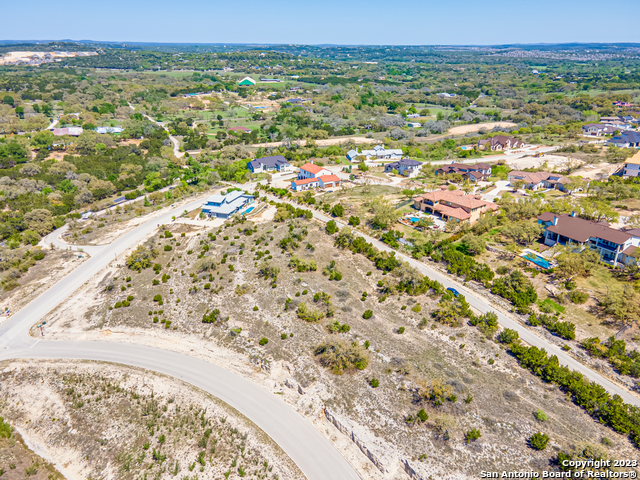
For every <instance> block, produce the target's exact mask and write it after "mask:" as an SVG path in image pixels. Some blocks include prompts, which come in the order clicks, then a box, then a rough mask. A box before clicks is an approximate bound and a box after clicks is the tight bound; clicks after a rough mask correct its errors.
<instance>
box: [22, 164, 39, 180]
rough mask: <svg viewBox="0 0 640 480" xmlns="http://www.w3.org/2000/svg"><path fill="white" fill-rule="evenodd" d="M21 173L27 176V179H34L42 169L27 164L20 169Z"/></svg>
mask: <svg viewBox="0 0 640 480" xmlns="http://www.w3.org/2000/svg"><path fill="white" fill-rule="evenodd" d="M20 173H21V174H23V175H26V176H27V177H33V176H34V175H37V174H39V173H40V167H39V166H38V165H36V164H35V163H25V164H24V166H23V167H22V168H21V169H20Z"/></svg>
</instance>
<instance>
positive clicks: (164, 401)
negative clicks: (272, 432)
mask: <svg viewBox="0 0 640 480" xmlns="http://www.w3.org/2000/svg"><path fill="white" fill-rule="evenodd" d="M1 368H2V369H3V370H2V374H1V378H2V385H3V388H2V391H1V392H0V402H1V405H2V413H3V415H4V418H5V420H7V421H9V422H10V423H11V424H12V425H14V426H15V428H16V429H17V430H18V431H19V432H20V434H21V435H22V437H23V438H24V440H25V442H26V443H27V445H29V446H30V447H31V448H32V449H33V450H35V451H36V452H38V453H40V454H41V455H42V456H43V457H45V458H47V459H49V460H50V461H52V462H54V463H55V464H56V466H58V467H59V469H60V471H61V472H62V473H63V474H64V475H65V477H66V478H68V479H86V478H94V479H102V478H124V479H133V478H141V477H143V476H147V475H148V476H149V477H152V478H172V477H176V478H187V477H186V476H190V475H196V474H197V476H200V477H201V478H223V476H224V477H225V478H231V479H237V478H240V477H243V476H246V477H247V478H260V479H270V480H271V479H278V478H287V479H288V478H292V479H301V478H304V477H303V476H302V474H301V472H299V471H298V469H297V468H296V467H295V465H293V463H292V462H291V460H290V459H289V458H288V457H287V456H286V455H285V454H284V453H283V452H282V451H281V450H280V449H279V448H278V447H277V446H276V445H274V444H273V442H272V441H271V440H270V439H269V438H268V437H266V436H265V435H264V433H263V432H262V431H261V430H259V429H258V428H257V427H255V425H253V424H252V423H251V422H249V421H248V420H247V419H245V418H244V417H242V415H240V414H239V413H238V412H236V411H234V410H232V409H230V408H229V407H228V406H226V405H225V404H223V403H222V402H220V401H219V400H217V399H215V398H211V397H210V396H208V395H206V394H204V393H203V392H201V391H200V390H198V389H196V388H193V387H191V386H189V385H185V384H183V383H182V382H180V381H177V380H173V379H168V378H165V377H162V376H159V375H153V374H150V373H148V372H145V371H142V370H137V369H135V368H131V367H124V366H114V365H106V364H96V363H91V362H72V361H69V362H65V361H58V362H47V361H40V362H38V364H37V365H34V364H30V363H29V362H27V361H15V362H3V363H2V365H1ZM107 419H108V420H107ZM4 443H6V442H4V441H3V440H2V439H0V452H2V453H4V454H5V455H6V456H5V457H4V459H3V460H1V461H2V463H4V461H5V460H6V461H7V462H8V463H9V462H11V463H14V461H15V462H18V461H20V463H19V467H18V468H16V469H15V472H16V474H17V475H18V476H17V477H16V476H14V475H13V472H11V473H9V472H10V470H9V469H10V466H9V465H7V466H6V467H4V468H5V471H6V472H7V473H9V475H10V476H9V477H8V478H24V477H23V476H20V475H21V474H22V473H23V471H24V469H25V467H24V465H25V463H27V461H28V460H29V461H31V463H30V465H34V464H35V462H36V461H37V460H31V459H27V458H21V459H20V460H17V459H16V460H9V459H10V458H12V457H10V455H11V451H10V452H9V453H7V447H6V446H4V445H3V444H4ZM16 453H17V452H16ZM14 456H16V455H14ZM23 457H24V455H23ZM3 466H4V465H3ZM27 466H29V465H27ZM37 470H41V471H42V472H43V473H44V476H38V477H35V478H47V473H50V474H51V476H49V477H48V479H49V480H56V479H57V478H60V477H59V476H56V474H55V470H53V469H51V468H50V467H47V466H46V464H45V463H44V462H42V461H40V463H39V466H38V467H37ZM47 470H48V472H47ZM32 471H33V470H32ZM51 472H53V473H51ZM191 472H193V473H191ZM188 478H190V477H188ZM193 478H196V477H195V476H194V477H193Z"/></svg>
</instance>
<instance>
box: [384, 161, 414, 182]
mask: <svg viewBox="0 0 640 480" xmlns="http://www.w3.org/2000/svg"><path fill="white" fill-rule="evenodd" d="M421 169H422V162H418V161H417V160H411V159H409V158H403V159H401V160H398V161H397V162H391V163H387V164H386V165H385V166H384V171H385V172H391V171H393V170H397V171H398V173H399V174H400V175H404V176H405V177H415V176H416V175H418V174H419V173H420V170H421Z"/></svg>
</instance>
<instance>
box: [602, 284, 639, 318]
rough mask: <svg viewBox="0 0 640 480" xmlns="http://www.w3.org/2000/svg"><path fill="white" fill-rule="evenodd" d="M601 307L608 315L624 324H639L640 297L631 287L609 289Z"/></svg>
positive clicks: (612, 287)
mask: <svg viewBox="0 0 640 480" xmlns="http://www.w3.org/2000/svg"><path fill="white" fill-rule="evenodd" d="M600 306H602V307H604V312H605V313H606V314H607V315H611V316H612V317H614V318H615V319H616V320H619V321H621V322H623V323H632V322H637V321H638V319H639V318H640V295H639V294H638V293H637V292H636V291H635V289H634V288H633V287H632V286H631V285H626V286H624V287H621V286H611V287H609V288H608V291H607V294H606V295H605V296H604V297H603V298H602V299H601V300H600Z"/></svg>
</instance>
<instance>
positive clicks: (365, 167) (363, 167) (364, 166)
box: [358, 162, 369, 172]
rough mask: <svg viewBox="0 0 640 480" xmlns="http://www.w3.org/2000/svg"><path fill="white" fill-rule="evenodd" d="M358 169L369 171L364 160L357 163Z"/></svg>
mask: <svg viewBox="0 0 640 480" xmlns="http://www.w3.org/2000/svg"><path fill="white" fill-rule="evenodd" d="M358 169H359V170H360V171H361V172H368V171H369V167H367V166H366V165H365V163H364V162H360V163H359V164H358Z"/></svg>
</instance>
